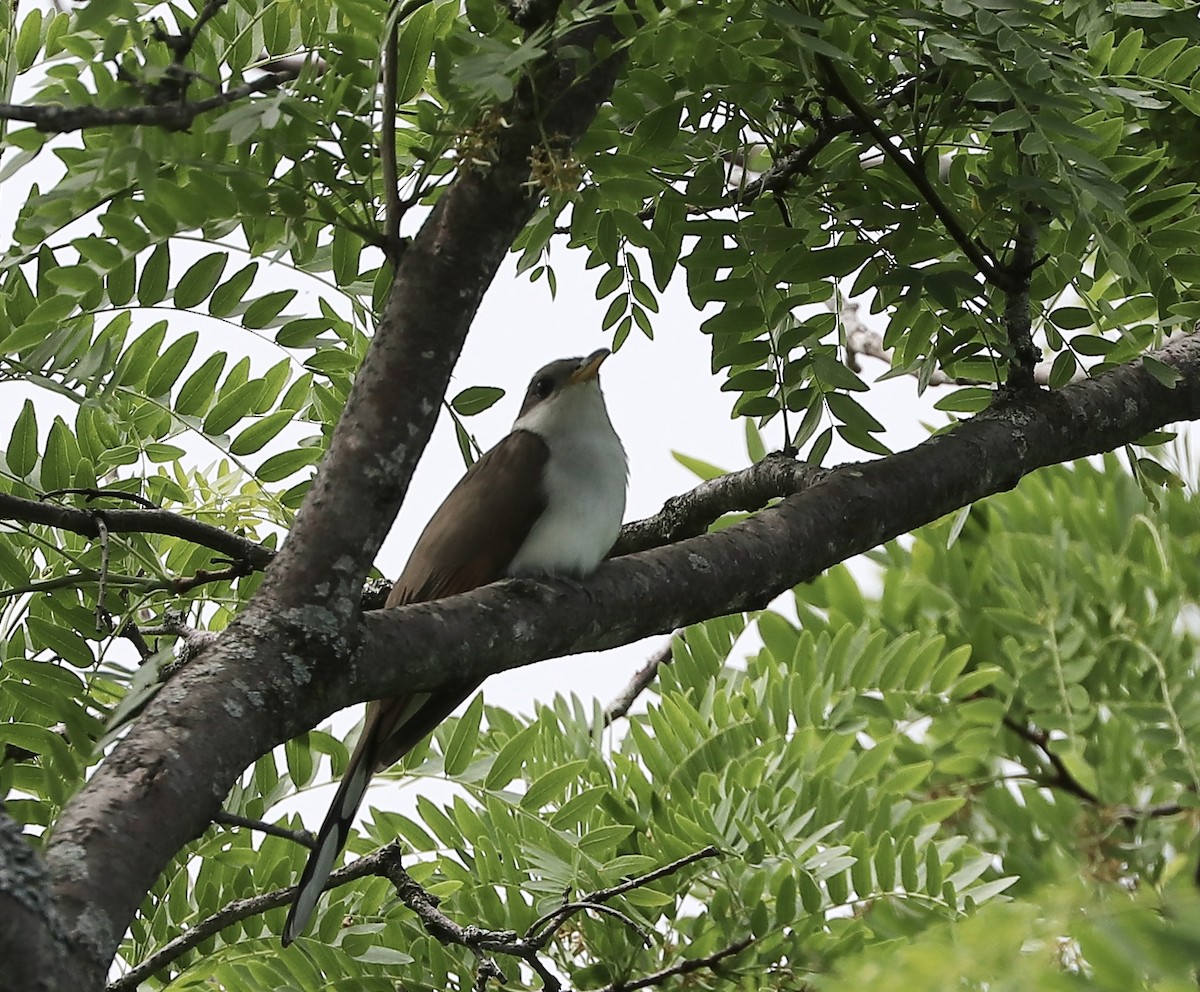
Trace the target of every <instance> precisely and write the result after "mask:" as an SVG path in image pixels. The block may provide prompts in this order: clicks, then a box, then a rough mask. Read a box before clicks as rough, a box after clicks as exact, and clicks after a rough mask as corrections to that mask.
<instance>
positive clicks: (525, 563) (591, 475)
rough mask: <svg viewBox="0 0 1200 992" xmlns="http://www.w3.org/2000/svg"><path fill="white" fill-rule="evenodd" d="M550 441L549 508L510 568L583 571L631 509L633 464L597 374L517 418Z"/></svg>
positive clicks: (597, 557)
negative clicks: (630, 472)
mask: <svg viewBox="0 0 1200 992" xmlns="http://www.w3.org/2000/svg"><path fill="white" fill-rule="evenodd" d="M513 430H524V431H530V432H531V433H533V434H537V435H538V436H539V437H541V439H542V440H543V441H545V442H546V445H547V447H549V449H550V457H549V460H548V461H547V462H546V468H545V473H544V475H543V483H544V486H545V491H546V509H545V511H544V512H543V513H542V515H541V516H540V517H539V518H538V520H537V523H535V524H534V525H533V529H532V530H530V532H529V536H528V537H527V538H526V539H525V542H524V543H523V544H522V545H521V548H520V550H519V551H518V552H517V554H516V557H515V558H513V561H512V564H511V565H509V568H508V572H509V574H510V575H536V574H555V575H559V574H566V575H576V576H582V575H586V574H587V573H588V572H590V571H592V569H594V568H595V567H596V566H597V565H598V564H600V562H601V561H602V560H603V558H604V556H605V555H606V554H608V552H609V550H610V549H611V548H612V546H613V542H614V541H616V539H617V533H618V532H619V531H620V529H621V521H622V519H623V518H624V516H625V482H626V478H627V476H628V463H627V461H626V458H625V449H624V448H623V447H622V446H621V439H620V438H619V437H617V432H616V431H614V430H613V426H612V421H610V420H609V419H608V410H607V409H606V407H605V406H604V396H603V394H602V393H601V392H600V383H599V381H598V380H596V379H592V380H590V381H588V382H584V383H578V384H575V385H569V386H566V387H564V388H563V389H561V390H560V391H559V392H557V393H556V394H554V395H553V396H551V397H549V398H548V399H547V400H546V401H544V402H542V403H539V404H538V405H537V406H535V407H534V408H533V409H532V410H530V411H529V412H528V413H526V414H524V415H523V416H521V417H518V418H517V421H516V423H514V424H513Z"/></svg>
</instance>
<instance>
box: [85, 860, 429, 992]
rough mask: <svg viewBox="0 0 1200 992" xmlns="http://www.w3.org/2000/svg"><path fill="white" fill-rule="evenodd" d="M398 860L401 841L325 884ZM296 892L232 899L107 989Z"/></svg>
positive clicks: (126, 989) (127, 988) (381, 871)
mask: <svg viewBox="0 0 1200 992" xmlns="http://www.w3.org/2000/svg"><path fill="white" fill-rule="evenodd" d="M399 859H400V845H399V844H398V843H392V844H388V845H386V846H384V847H381V848H379V850H377V851H372V852H371V853H370V854H366V855H364V856H363V857H361V858H359V859H358V860H357V861H353V862H351V863H350V864H348V865H347V866H346V867H345V868H339V869H338V870H337V871H335V872H333V874H331V875H330V876H329V881H328V882H327V883H326V884H325V890H326V891H328V890H329V889H333V888H337V887H338V886H340V885H345V884H346V883H347V882H353V881H355V880H357V879H360V878H366V877H367V876H368V875H382V876H384V877H387V872H388V865H389V863H390V862H391V861H392V860H395V861H396V862H397V863H399ZM414 884H415V883H414ZM295 893H296V888H295V886H289V887H288V888H286V889H275V890H274V891H272V892H263V893H261V894H259V895H256V896H251V897H250V898H249V899H238V900H236V901H235V902H231V903H230V904H229V905H228V906H225V907H223V908H221V909H219V910H218V911H217V912H215V913H213V914H212V916H209V917H207V918H205V919H203V920H201V921H200V922H199V923H197V924H196V925H195V926H194V927H191V928H190V929H188V930H186V931H185V932H183V933H181V934H180V935H179V936H178V937H176V938H175V939H174V940H170V941H168V942H167V943H165V944H163V946H162V947H160V948H159V949H158V950H157V951H155V952H154V953H153V954H151V955H150V956H149V957H148V958H146V959H145V960H143V961H141V962H139V963H138V964H136V965H135V966H134V967H132V968H130V969H129V970H128V971H127V972H125V974H124V975H122V976H121V977H120V978H118V979H117V980H116V981H113V982H109V984H108V987H107V992H132V990H134V989H136V988H137V987H138V986H139V985H141V983H142V982H144V981H145V980H146V979H148V978H151V977H152V976H154V975H156V974H158V972H160V971H162V970H163V968H165V967H167V965H169V964H170V963H171V962H172V961H177V960H179V959H180V958H181V957H183V955H185V954H186V953H187V952H188V951H190V950H192V949H193V948H195V947H198V946H199V945H200V944H202V943H204V941H206V940H208V938H209V937H212V936H215V935H216V934H218V933H220V932H221V931H222V930H224V929H225V928H226V927H228V926H232V925H233V924H234V923H238V922H240V921H241V920H248V919H249V918H250V917H252V916H259V915H261V914H263V913H265V912H267V911H268V910H271V909H278V908H279V907H280V906H286V905H287V904H288V903H289V902H291V900H292V896H293V895H295Z"/></svg>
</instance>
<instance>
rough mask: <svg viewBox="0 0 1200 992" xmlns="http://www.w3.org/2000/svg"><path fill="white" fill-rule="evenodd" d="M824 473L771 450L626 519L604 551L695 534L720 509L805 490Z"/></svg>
mask: <svg viewBox="0 0 1200 992" xmlns="http://www.w3.org/2000/svg"><path fill="white" fill-rule="evenodd" d="M828 474H829V471H828V470H827V469H823V468H818V467H816V466H813V465H806V464H805V463H803V462H798V461H796V460H795V459H794V458H792V457H790V456H789V455H785V454H781V453H778V452H776V453H772V454H770V455H768V456H767V457H766V458H764V459H763V460H762V461H760V462H756V463H755V464H753V465H751V466H750V467H749V468H746V469H743V470H742V471H740V472H730V473H728V474H727V475H720V476H717V478H715V479H709V480H708V481H707V482H702V483H701V484H700V485H698V486H697V487H696V488H695V489H693V490H692V491H691V492H688V493H684V494H683V495H681V496H672V497H671V498H670V499H668V500H667V501H666V503H664V504H663V508H662V509H661V510H660V511H659V512H658V513H656V514H655V515H654V516H652V517H647V518H646V519H645V520H637V521H634V522H632V523H628V524H626V525H625V526H624V527H622V528H621V535H620V537H618V538H617V543H616V544H615V545H614V546H613V549H612V551H611V552H609V556H610V557H612V558H618V557H620V556H622V555H629V554H633V553H634V552H637V551H648V550H650V549H651V548H660V547H662V546H663V545H666V544H672V543H674V542H675V541H680V540H682V539H684V538H686V537H695V536H697V535H699V534H703V533H704V532H705V531H706V530H708V528H709V525H711V524H712V523H713V522H714V521H716V520H718V519H720V518H721V517H722V516H724V515H725V514H726V513H733V512H736V511H747V512H749V511H753V510H761V509H762V508H763V507H764V506H766V505H767V504H768V503H769V502H770V501H771V500H773V499H776V498H777V497H780V496H790V495H794V494H796V493H800V492H803V491H804V490H806V489H809V488H810V487H812V486H814V485H816V484H817V483H818V482H820V481H821V480H822V479H823V478H825V477H826V476H827V475H828Z"/></svg>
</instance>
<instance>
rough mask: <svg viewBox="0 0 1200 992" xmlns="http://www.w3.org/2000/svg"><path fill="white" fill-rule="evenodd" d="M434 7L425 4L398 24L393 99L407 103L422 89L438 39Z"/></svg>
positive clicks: (435, 9)
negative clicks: (394, 95) (394, 96)
mask: <svg viewBox="0 0 1200 992" xmlns="http://www.w3.org/2000/svg"><path fill="white" fill-rule="evenodd" d="M436 16H437V8H436V7H435V6H434V5H433V4H427V5H426V6H424V7H421V8H419V9H418V10H416V11H415V12H414V13H413V14H412V15H411V16H410V17H409V18H408V20H407V21H405V22H404V24H403V25H401V28H400V37H399V38H398V39H397V44H396V101H397V102H398V103H408V101H409V100H411V99H412V98H413V97H415V96H416V95H417V94H418V93H420V92H421V89H422V88H423V87H424V85H425V75H426V73H427V72H428V71H429V60H430V58H432V56H433V43H434V41H435V40H436V38H437V20H436Z"/></svg>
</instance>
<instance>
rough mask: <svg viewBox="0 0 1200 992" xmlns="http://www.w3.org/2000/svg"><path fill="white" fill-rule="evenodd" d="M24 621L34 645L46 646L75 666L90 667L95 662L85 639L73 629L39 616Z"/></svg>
mask: <svg viewBox="0 0 1200 992" xmlns="http://www.w3.org/2000/svg"><path fill="white" fill-rule="evenodd" d="M26 623H27V624H28V626H29V633H30V636H31V638H32V639H33V643H34V645H35V646H37V647H42V648H48V649H49V650H50V651H52V652H54V654H55V655H57V656H58V657H59V658H62V660H63V661H65V662H67V663H68V664H70V665H74V666H75V667H76V668H91V667H92V666H93V665H94V664H95V663H96V659H95V657H94V656H93V655H92V649H91V648H90V647H89V646H88V643H87V641H85V640H84V639H83V638H82V637H80V636H79V635H78V634H77V633H76V632H75V631H73V630H68V629H67V628H66V627H61V626H59V625H58V624H56V623H51V622H50V621H48V620H43V619H41V618H40V617H29V618H28V620H26Z"/></svg>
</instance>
